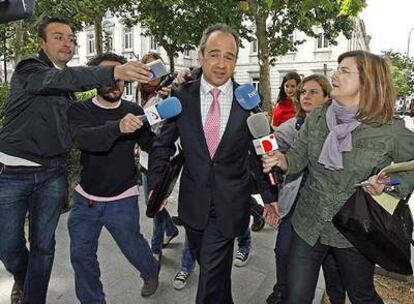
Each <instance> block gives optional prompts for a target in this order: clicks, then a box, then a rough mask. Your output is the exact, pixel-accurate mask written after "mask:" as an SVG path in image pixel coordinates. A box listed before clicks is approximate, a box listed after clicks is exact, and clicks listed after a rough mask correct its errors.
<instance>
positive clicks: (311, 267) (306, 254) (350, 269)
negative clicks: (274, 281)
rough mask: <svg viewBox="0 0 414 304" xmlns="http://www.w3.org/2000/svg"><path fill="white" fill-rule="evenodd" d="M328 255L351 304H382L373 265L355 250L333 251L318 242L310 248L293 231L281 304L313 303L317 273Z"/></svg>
mask: <svg viewBox="0 0 414 304" xmlns="http://www.w3.org/2000/svg"><path fill="white" fill-rule="evenodd" d="M329 251H331V252H332V254H333V255H334V257H335V261H336V263H337V265H338V267H339V270H340V276H341V279H342V282H343V284H344V287H345V289H346V291H347V293H348V296H349V299H350V300H351V302H352V303H354V304H368V303H369V304H383V301H382V300H381V298H380V297H379V296H378V294H377V293H376V291H375V287H374V268H375V265H374V264H373V263H372V262H370V261H369V260H368V259H367V258H365V257H364V256H363V255H362V254H361V253H360V252H359V251H358V250H357V249H355V248H354V247H351V248H336V247H331V246H327V245H323V244H321V243H320V242H319V241H318V242H317V243H316V244H315V245H314V246H310V245H309V244H308V243H306V242H305V241H304V240H303V239H302V238H301V237H300V236H299V235H297V234H296V232H294V231H293V235H292V244H291V250H290V255H291V256H290V259H289V264H288V269H289V274H288V286H289V288H288V298H287V301H286V302H284V303H288V304H297V303H301V304H302V303H303V304H310V303H312V300H313V297H314V294H315V289H316V284H317V282H318V276H319V270H320V267H321V265H322V262H323V261H324V259H325V257H326V255H327V253H328V252H329Z"/></svg>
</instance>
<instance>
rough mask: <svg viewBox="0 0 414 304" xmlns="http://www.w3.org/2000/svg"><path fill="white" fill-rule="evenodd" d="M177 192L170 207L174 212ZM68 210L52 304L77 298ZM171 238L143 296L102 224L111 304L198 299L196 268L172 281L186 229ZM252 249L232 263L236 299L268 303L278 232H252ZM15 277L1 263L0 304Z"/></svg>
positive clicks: (244, 303)
mask: <svg viewBox="0 0 414 304" xmlns="http://www.w3.org/2000/svg"><path fill="white" fill-rule="evenodd" d="M175 201H176V197H174V198H173V199H172V202H171V203H170V205H169V206H168V209H169V210H171V211H172V213H173V214H175V213H176V211H175V210H176V203H175ZM140 211H141V230H142V232H143V234H144V235H145V236H146V237H147V239H148V238H149V237H150V236H151V234H152V220H151V219H148V218H146V217H145V215H144V212H145V210H144V209H143V208H142V204H140ZM67 219H68V213H66V214H64V215H62V217H61V220H60V222H59V226H58V229H57V235H56V241H57V244H56V258H55V263H54V267H53V273H52V277H51V281H50V286H49V293H48V300H47V303H48V304H72V303H78V301H77V299H76V296H75V289H74V281H73V270H72V267H71V265H70V260H69V235H68V231H67ZM179 229H180V235H179V236H178V237H177V238H176V239H174V240H173V242H172V243H171V245H170V247H169V248H167V249H164V251H163V259H162V269H161V273H160V286H159V289H158V290H157V292H156V293H155V294H154V295H153V296H152V297H150V298H148V299H143V298H142V297H141V295H140V290H141V286H142V280H141V279H140V278H139V275H138V273H137V271H136V270H135V269H134V268H133V267H132V266H131V265H130V264H129V263H128V261H127V260H126V258H125V257H124V256H123V255H122V254H121V252H120V250H119V249H118V247H117V246H116V244H115V242H114V241H113V239H112V237H111V236H110V234H109V233H108V232H107V231H106V230H105V229H104V230H103V232H102V235H101V238H100V245H99V250H98V257H99V262H100V267H101V272H102V282H103V285H104V290H105V293H106V298H107V303H108V304H137V303H154V304H155V303H157V304H164V303H165V304H167V303H168V304H191V303H194V299H195V291H196V288H197V278H198V267H196V270H195V273H194V274H193V275H192V276H190V278H189V282H188V284H187V286H186V287H185V288H184V289H183V290H180V291H176V290H175V289H174V288H173V286H172V284H171V282H172V279H173V277H174V275H175V273H176V271H177V270H178V268H179V264H180V254H181V249H182V245H183V241H184V230H183V228H182V227H180V228H179ZM252 238H253V240H252V251H251V258H250V260H249V262H248V264H247V265H246V266H245V267H243V268H233V273H232V282H233V298H234V302H235V303H236V304H250V303H254V304H256V303H263V304H264V303H266V298H267V296H268V295H269V293H270V292H271V290H272V287H273V284H274V281H275V262H274V253H273V246H274V240H275V231H274V230H272V229H270V228H268V227H265V229H263V230H262V231H260V232H252ZM12 283H13V280H12V278H11V276H10V275H9V274H8V273H7V272H6V270H5V269H4V266H3V264H2V263H1V262H0V303H1V304H8V303H9V295H10V290H11V286H12ZM322 288H323V280H322V279H321V278H320V282H319V284H318V290H317V296H316V298H317V300H315V301H314V303H320V298H321V295H322V293H323V289H322Z"/></svg>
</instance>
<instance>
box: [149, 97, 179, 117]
mask: <svg viewBox="0 0 414 304" xmlns="http://www.w3.org/2000/svg"><path fill="white" fill-rule="evenodd" d="M155 106H156V107H157V111H158V113H159V114H160V117H161V119H168V118H171V117H174V116H177V115H178V114H180V113H181V110H182V107H181V102H180V101H179V100H178V98H177V97H168V98H166V99H164V100H161V101H160V102H159V103H157V104H156V105H155Z"/></svg>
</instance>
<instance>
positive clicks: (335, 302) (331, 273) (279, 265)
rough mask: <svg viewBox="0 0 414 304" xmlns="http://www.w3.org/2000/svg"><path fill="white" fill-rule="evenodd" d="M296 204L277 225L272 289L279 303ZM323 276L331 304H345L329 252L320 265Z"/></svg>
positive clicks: (282, 296)
mask: <svg viewBox="0 0 414 304" xmlns="http://www.w3.org/2000/svg"><path fill="white" fill-rule="evenodd" d="M295 206H296V204H295V205H294V206H293V207H292V209H291V210H290V211H289V213H288V214H287V215H286V216H285V217H284V218H283V219H282V222H281V223H280V225H279V229H278V233H277V238H276V244H275V249H274V251H275V257H276V285H275V286H274V287H273V290H274V292H275V293H279V295H280V299H281V301H282V302H283V301H285V300H286V297H287V288H288V283H287V281H288V274H289V271H290V269H289V268H288V261H289V257H290V247H291V243H292V242H291V240H292V234H293V227H292V221H291V220H292V216H293V213H294V211H295ZM322 269H323V274H324V277H325V282H326V283H325V285H326V293H327V294H328V296H329V300H330V302H331V303H332V304H344V303H345V288H344V285H343V283H342V279H341V276H340V273H339V268H338V265H337V263H336V260H335V258H334V256H333V254H332V252H331V251H328V253H327V254H326V257H325V259H324V261H323V263H322Z"/></svg>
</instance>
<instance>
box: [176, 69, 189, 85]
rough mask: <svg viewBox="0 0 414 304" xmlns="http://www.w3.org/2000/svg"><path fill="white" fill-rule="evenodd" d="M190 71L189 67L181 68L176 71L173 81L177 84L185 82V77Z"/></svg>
mask: <svg viewBox="0 0 414 304" xmlns="http://www.w3.org/2000/svg"><path fill="white" fill-rule="evenodd" d="M190 74H191V71H190V70H189V69H185V70H182V71H180V72H178V74H177V77H175V80H174V83H175V84H177V85H180V84H183V83H185V82H187V77H188V76H190Z"/></svg>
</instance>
